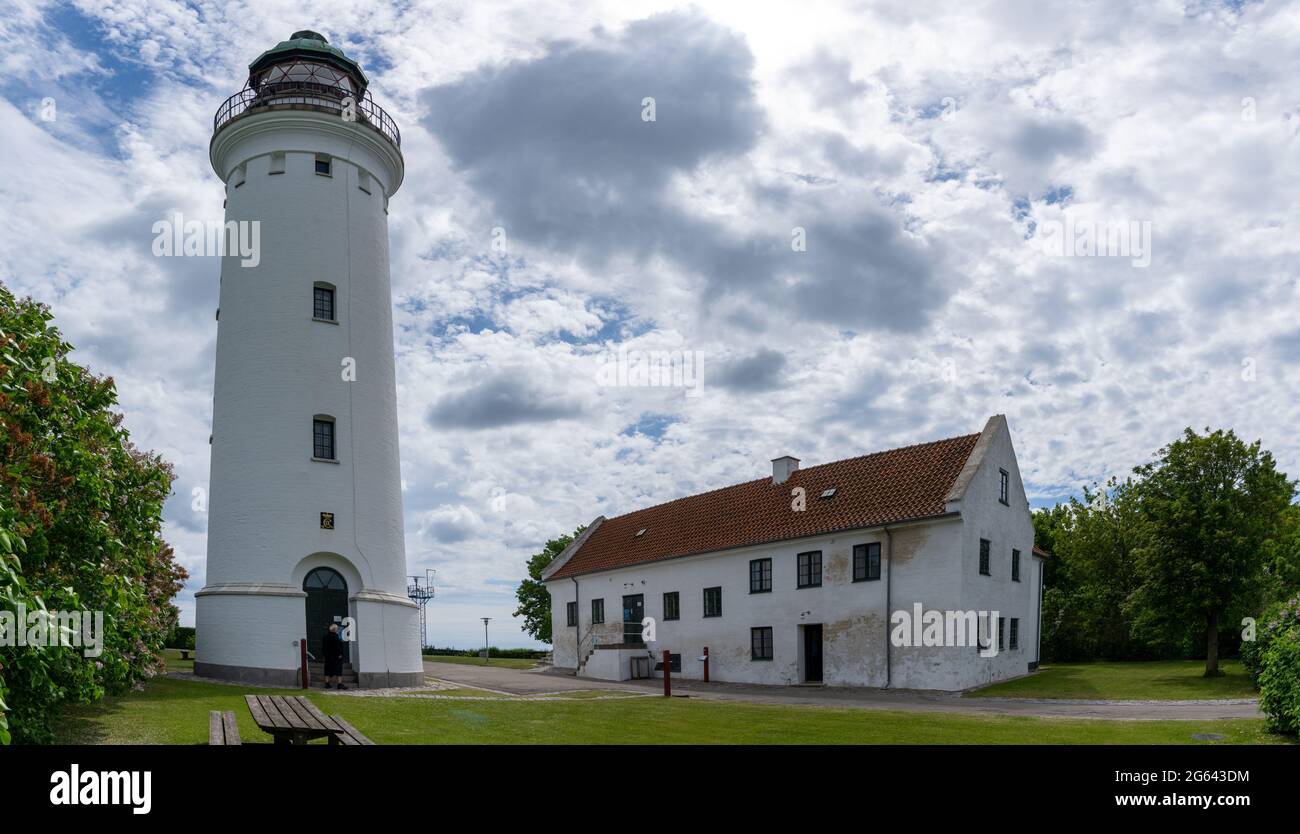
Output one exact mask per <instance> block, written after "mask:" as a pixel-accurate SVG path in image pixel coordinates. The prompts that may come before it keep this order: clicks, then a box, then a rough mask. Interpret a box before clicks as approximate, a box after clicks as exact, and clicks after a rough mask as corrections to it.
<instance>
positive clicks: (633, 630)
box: [623, 594, 645, 646]
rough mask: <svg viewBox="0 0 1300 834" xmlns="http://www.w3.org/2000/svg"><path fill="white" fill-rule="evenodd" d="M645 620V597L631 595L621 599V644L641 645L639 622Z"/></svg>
mask: <svg viewBox="0 0 1300 834" xmlns="http://www.w3.org/2000/svg"><path fill="white" fill-rule="evenodd" d="M643 619H645V597H644V596H643V595H641V594H632V595H630V596H626V597H623V642H624V643H631V644H633V645H636V646H640V645H642V643H641V620H643Z"/></svg>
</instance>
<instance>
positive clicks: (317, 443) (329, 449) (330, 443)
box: [311, 417, 339, 460]
mask: <svg viewBox="0 0 1300 834" xmlns="http://www.w3.org/2000/svg"><path fill="white" fill-rule="evenodd" d="M327 427H328V428H327ZM335 428H336V427H335V423H334V419H333V418H328V419H327V418H323V417H313V418H312V419H311V456H312V457H313V458H315V459H316V460H338V459H339V458H338V432H337V431H336V430H335Z"/></svg>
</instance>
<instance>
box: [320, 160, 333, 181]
mask: <svg viewBox="0 0 1300 834" xmlns="http://www.w3.org/2000/svg"><path fill="white" fill-rule="evenodd" d="M316 173H318V174H320V175H321V176H322V177H332V176H334V174H333V172H332V171H331V170H330V158H329V157H328V156H318V157H316Z"/></svg>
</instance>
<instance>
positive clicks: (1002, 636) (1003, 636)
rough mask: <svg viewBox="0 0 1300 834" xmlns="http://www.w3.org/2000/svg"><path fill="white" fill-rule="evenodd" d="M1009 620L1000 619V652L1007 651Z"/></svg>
mask: <svg viewBox="0 0 1300 834" xmlns="http://www.w3.org/2000/svg"><path fill="white" fill-rule="evenodd" d="M1006 636H1007V618H1006V617H998V651H999V652H1003V651H1006V649H1007V644H1006Z"/></svg>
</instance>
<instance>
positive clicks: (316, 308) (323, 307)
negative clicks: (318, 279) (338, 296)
mask: <svg viewBox="0 0 1300 834" xmlns="http://www.w3.org/2000/svg"><path fill="white" fill-rule="evenodd" d="M312 292H313V293H314V296H315V297H314V298H313V299H312V312H311V315H312V318H314V319H319V320H321V321H334V288H333V287H331V286H328V285H326V284H317V285H316V286H315V287H314V288H313V290H312Z"/></svg>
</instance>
